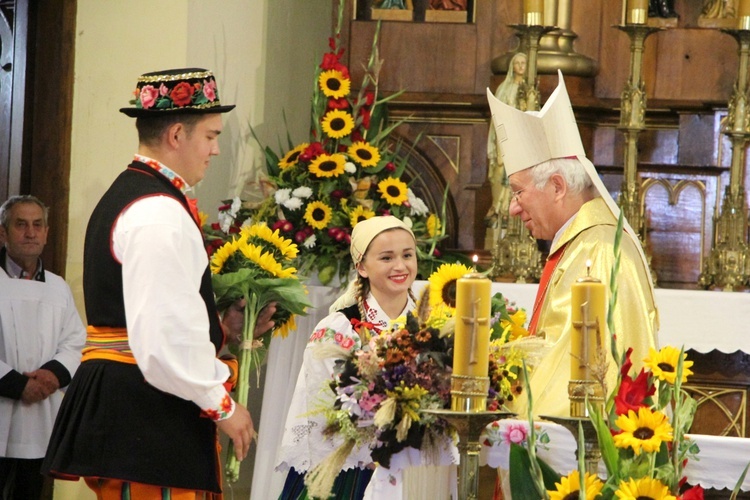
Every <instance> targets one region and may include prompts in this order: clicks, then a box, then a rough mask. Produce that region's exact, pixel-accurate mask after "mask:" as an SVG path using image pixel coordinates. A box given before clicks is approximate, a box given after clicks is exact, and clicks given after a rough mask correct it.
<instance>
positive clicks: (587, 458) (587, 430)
mask: <svg viewBox="0 0 750 500" xmlns="http://www.w3.org/2000/svg"><path fill="white" fill-rule="evenodd" d="M541 418H542V419H544V420H549V421H550V422H555V423H556V424H560V425H562V426H563V427H565V428H566V429H568V430H569V431H570V433H571V434H573V436H574V437H575V438H576V443H578V427H579V425H580V426H582V427H583V462H584V465H585V467H586V472H588V473H589V474H593V475H595V476H596V475H598V471H599V460H600V459H601V458H602V452H601V450H600V449H599V437H598V436H597V435H596V428H595V427H594V423H593V422H592V421H591V419H590V418H588V417H572V416H571V417H570V418H567V417H548V416H542V417H541ZM580 445H581V444H580V443H578V446H580ZM576 457H578V451H577V450H576Z"/></svg>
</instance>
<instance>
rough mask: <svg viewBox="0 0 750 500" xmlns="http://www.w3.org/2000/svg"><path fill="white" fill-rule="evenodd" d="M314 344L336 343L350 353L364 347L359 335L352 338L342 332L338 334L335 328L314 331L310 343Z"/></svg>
mask: <svg viewBox="0 0 750 500" xmlns="http://www.w3.org/2000/svg"><path fill="white" fill-rule="evenodd" d="M313 342H315V343H320V342H335V343H336V344H337V345H338V346H340V347H342V348H344V349H347V350H349V351H351V350H354V349H360V348H361V347H362V342H361V340H360V338H359V335H357V336H354V337H351V336H349V335H345V334H343V333H341V332H337V331H336V330H334V329H333V328H321V329H319V330H316V331H314V332H313V334H312V335H310V343H313Z"/></svg>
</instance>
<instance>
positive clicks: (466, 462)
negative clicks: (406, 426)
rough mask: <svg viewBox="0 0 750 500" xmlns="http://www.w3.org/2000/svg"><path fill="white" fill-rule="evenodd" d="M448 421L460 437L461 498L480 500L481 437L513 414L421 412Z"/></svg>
mask: <svg viewBox="0 0 750 500" xmlns="http://www.w3.org/2000/svg"><path fill="white" fill-rule="evenodd" d="M422 413H429V414H431V415H435V416H436V417H439V418H442V419H444V420H446V421H447V422H448V423H449V424H450V425H451V427H453V428H454V429H455V430H456V434H458V453H459V456H460V461H459V463H458V498H459V500H476V499H477V498H479V496H478V495H479V452H480V451H481V450H482V443H480V442H479V436H480V435H481V434H482V431H483V430H484V428H485V427H487V425H488V424H489V423H490V422H494V421H495V420H502V419H504V418H512V417H515V416H516V415H515V414H514V413H508V412H500V411H482V412H463V411H454V410H422Z"/></svg>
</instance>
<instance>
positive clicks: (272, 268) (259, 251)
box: [239, 240, 297, 278]
mask: <svg viewBox="0 0 750 500" xmlns="http://www.w3.org/2000/svg"><path fill="white" fill-rule="evenodd" d="M239 250H240V251H241V252H242V255H244V256H245V258H247V260H249V261H251V262H254V263H255V264H257V265H258V267H260V268H261V269H264V270H266V271H268V272H269V273H270V274H272V275H273V276H275V277H277V278H291V277H293V276H294V274H295V273H296V272H297V270H296V269H295V268H293V267H287V268H284V267H283V266H282V265H281V264H280V263H279V262H277V261H276V259H274V258H273V254H272V253H271V252H264V251H263V248H261V247H259V246H258V245H253V244H252V243H247V242H245V241H242V240H240V245H239Z"/></svg>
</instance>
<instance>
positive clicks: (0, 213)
mask: <svg viewBox="0 0 750 500" xmlns="http://www.w3.org/2000/svg"><path fill="white" fill-rule="evenodd" d="M21 203H33V204H35V205H37V206H39V208H41V209H42V214H43V218H44V226H45V227H46V226H47V218H48V216H49V209H48V208H47V205H45V204H44V203H42V200H40V199H39V198H37V197H36V196H32V195H30V194H24V195H19V196H11V197H10V198H8V199H7V200H5V203H3V204H2V206H0V225H2V226H3V227H4V228H5V229H8V223H9V222H10V211H11V209H12V208H13V207H14V206H16V205H18V204H21Z"/></svg>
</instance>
